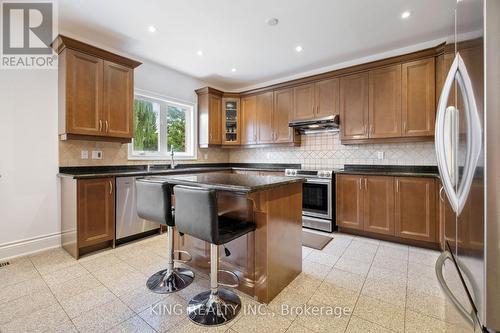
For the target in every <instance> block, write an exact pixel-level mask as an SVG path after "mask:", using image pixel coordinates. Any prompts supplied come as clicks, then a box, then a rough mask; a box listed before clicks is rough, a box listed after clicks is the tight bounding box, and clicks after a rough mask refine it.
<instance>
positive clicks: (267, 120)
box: [256, 91, 274, 143]
mask: <svg viewBox="0 0 500 333" xmlns="http://www.w3.org/2000/svg"><path fill="white" fill-rule="evenodd" d="M256 98H257V101H256V105H257V143H273V141H274V140H273V134H274V133H273V92H272V91H269V92H265V93H262V94H259V95H257V97H256Z"/></svg>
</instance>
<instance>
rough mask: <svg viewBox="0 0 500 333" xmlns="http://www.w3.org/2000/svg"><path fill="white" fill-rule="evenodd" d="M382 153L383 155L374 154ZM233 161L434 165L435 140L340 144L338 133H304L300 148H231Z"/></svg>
mask: <svg viewBox="0 0 500 333" xmlns="http://www.w3.org/2000/svg"><path fill="white" fill-rule="evenodd" d="M379 152H382V154H383V158H382V159H378V158H377V157H378V156H377V155H378V153H379ZM229 161H230V162H232V163H300V164H302V167H303V168H312V169H332V168H341V167H343V166H344V164H385V165H436V154H435V150H434V142H433V141H429V142H415V143H384V144H364V145H341V144H340V138H339V134H338V133H323V134H316V135H303V136H302V143H301V145H300V147H267V148H253V149H232V150H231V151H230V154H229Z"/></svg>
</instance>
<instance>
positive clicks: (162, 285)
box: [146, 268, 194, 294]
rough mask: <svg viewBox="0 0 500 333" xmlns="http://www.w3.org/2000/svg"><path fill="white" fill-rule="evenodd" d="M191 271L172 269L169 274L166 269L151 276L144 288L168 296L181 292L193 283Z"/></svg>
mask: <svg viewBox="0 0 500 333" xmlns="http://www.w3.org/2000/svg"><path fill="white" fill-rule="evenodd" d="M193 279H194V273H193V271H191V270H189V269H185V268H174V269H173V270H172V271H171V273H170V274H169V273H168V269H164V270H161V271H159V272H156V273H155V274H153V275H152V276H151V277H150V278H149V279H148V281H147V282H146V286H147V287H148V289H149V290H151V291H152V292H155V293H157V294H169V293H174V292H176V291H179V290H182V289H184V288H186V287H187V286H189V285H190V284H191V282H193Z"/></svg>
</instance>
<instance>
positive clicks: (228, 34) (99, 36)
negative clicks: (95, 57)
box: [59, 0, 456, 90]
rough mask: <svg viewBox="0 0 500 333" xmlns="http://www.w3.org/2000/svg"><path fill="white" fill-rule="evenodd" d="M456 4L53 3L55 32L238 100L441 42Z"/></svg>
mask: <svg viewBox="0 0 500 333" xmlns="http://www.w3.org/2000/svg"><path fill="white" fill-rule="evenodd" d="M455 1H456V0H439V1H436V0H413V1H412V0H251V1H243V0H210V1H208V0H176V1H173V0H141V1H139V0H135V1H134V0H60V1H59V16H60V19H59V30H60V31H62V32H65V33H70V34H74V35H77V36H82V37H85V39H87V40H91V41H95V42H96V43H99V44H101V45H106V46H109V47H110V48H112V49H115V50H118V51H121V52H123V53H125V54H129V55H132V56H136V57H139V58H142V59H146V60H149V61H152V62H155V63H158V64H160V65H163V66H166V67H169V68H173V69H175V70H177V71H180V72H183V73H186V74H189V75H191V76H194V77H196V78H199V79H201V80H204V81H206V82H209V83H211V84H213V85H215V86H217V87H221V88H224V89H231V90H238V89H242V88H244V87H249V86H252V85H256V84H259V83H263V82H267V81H270V80H276V79H279V78H284V77H288V76H291V75H297V74H299V73H304V72H307V71H311V70H315V69H318V68H322V67H325V66H331V65H335V64H338V63H342V62H346V61H349V60H353V59H357V58H362V57H366V56H369V55H374V54H378V53H382V52H386V51H389V50H394V49H398V48H404V47H407V46H410V45H414V44H418V43H422V42H427V41H430V40H437V39H440V38H443V37H445V36H446V35H448V34H449V32H450V29H451V24H452V22H453V21H452V15H453V13H452V10H450V8H453V5H454V2H455ZM404 11H410V12H411V16H410V17H409V18H407V19H402V18H401V13H402V12H404ZM271 17H276V18H278V19H279V24H278V25H276V26H269V25H268V24H267V23H266V20H267V19H269V18H271ZM151 25H152V26H154V27H155V28H156V32H154V33H153V32H150V31H149V27H150V26H151ZM298 45H301V46H302V47H303V51H302V52H300V53H298V52H296V51H295V47H296V46H298ZM199 50H201V51H202V52H203V56H199V55H198V54H197V52H198V51H199ZM232 68H235V69H236V71H234V72H233V71H232Z"/></svg>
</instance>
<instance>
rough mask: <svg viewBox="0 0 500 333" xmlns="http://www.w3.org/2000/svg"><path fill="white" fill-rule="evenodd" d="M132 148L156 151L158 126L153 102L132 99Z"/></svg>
mask: <svg viewBox="0 0 500 333" xmlns="http://www.w3.org/2000/svg"><path fill="white" fill-rule="evenodd" d="M134 133H135V134H134V150H135V151H158V128H157V125H156V113H155V112H154V111H153V103H151V102H149V101H144V100H140V99H136V100H134Z"/></svg>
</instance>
